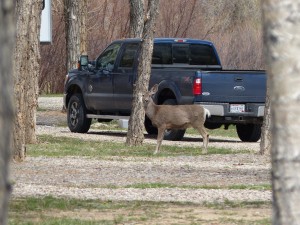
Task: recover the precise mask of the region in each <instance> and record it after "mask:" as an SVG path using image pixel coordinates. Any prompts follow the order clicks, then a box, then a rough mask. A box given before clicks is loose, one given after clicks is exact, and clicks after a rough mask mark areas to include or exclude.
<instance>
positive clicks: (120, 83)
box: [114, 43, 139, 113]
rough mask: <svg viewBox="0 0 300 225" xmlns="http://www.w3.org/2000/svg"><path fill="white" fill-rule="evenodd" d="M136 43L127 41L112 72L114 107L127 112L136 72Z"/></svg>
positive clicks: (130, 105)
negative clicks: (114, 70) (113, 72)
mask: <svg viewBox="0 0 300 225" xmlns="http://www.w3.org/2000/svg"><path fill="white" fill-rule="evenodd" d="M138 47H139V44H138V43H127V44H126V45H125V48H124V49H123V51H122V54H121V57H120V62H119V65H118V68H117V69H116V73H115V74H114V103H115V109H117V110H119V111H120V112H121V113H129V112H130V110H131V107H132V94H133V83H134V79H135V77H136V76H135V74H134V73H136V71H137V70H136V69H135V68H136V63H137V62H136V61H137V60H136V58H137V56H136V54H137V50H138Z"/></svg>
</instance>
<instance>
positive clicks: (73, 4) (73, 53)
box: [64, 0, 81, 70]
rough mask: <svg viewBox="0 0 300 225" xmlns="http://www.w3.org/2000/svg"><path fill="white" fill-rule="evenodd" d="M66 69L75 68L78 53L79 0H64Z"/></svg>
mask: <svg viewBox="0 0 300 225" xmlns="http://www.w3.org/2000/svg"><path fill="white" fill-rule="evenodd" d="M64 7H65V13H64V15H65V29H66V52H67V58H66V61H67V70H70V69H72V68H76V66H77V61H78V56H79V55H80V14H81V13H80V0H64Z"/></svg>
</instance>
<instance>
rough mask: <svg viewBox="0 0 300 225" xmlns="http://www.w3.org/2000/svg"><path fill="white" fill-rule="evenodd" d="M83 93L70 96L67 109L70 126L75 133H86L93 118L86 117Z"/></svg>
mask: <svg viewBox="0 0 300 225" xmlns="http://www.w3.org/2000/svg"><path fill="white" fill-rule="evenodd" d="M86 112H87V110H86V108H85V105H84V102H83V99H82V95H81V94H74V95H72V97H71V98H70V101H69V104H68V110H67V120H68V127H69V129H70V131H71V132H74V133H86V132H88V130H89V129H90V126H91V122H92V119H90V118H86V114H87V113H86Z"/></svg>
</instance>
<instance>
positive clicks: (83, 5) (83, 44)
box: [79, 0, 88, 55]
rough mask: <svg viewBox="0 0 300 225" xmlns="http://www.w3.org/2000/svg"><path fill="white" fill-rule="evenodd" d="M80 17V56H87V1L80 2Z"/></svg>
mask: <svg viewBox="0 0 300 225" xmlns="http://www.w3.org/2000/svg"><path fill="white" fill-rule="evenodd" d="M79 4H80V5H79V8H80V12H81V13H80V17H79V24H80V25H79V29H80V54H81V55H86V54H87V13H88V8H87V0H81V1H80V2H79Z"/></svg>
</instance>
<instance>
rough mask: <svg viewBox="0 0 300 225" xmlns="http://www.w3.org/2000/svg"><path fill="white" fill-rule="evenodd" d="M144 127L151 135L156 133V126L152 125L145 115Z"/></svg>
mask: <svg viewBox="0 0 300 225" xmlns="http://www.w3.org/2000/svg"><path fill="white" fill-rule="evenodd" d="M145 129H146V131H147V133H148V134H151V135H153V134H157V133H158V131H157V128H156V127H155V126H153V125H152V122H151V120H150V119H149V118H148V117H147V116H146V117H145Z"/></svg>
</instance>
